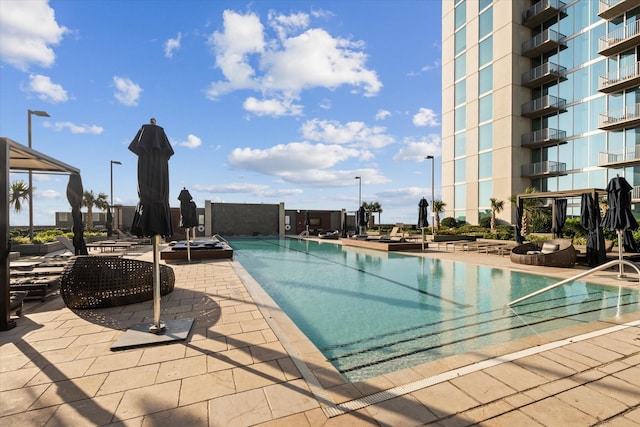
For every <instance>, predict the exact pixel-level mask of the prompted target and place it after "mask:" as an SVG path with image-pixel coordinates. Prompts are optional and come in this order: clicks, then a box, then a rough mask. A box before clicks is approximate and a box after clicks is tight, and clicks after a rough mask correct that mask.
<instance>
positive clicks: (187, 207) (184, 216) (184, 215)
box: [178, 187, 198, 228]
mask: <svg viewBox="0 0 640 427" xmlns="http://www.w3.org/2000/svg"><path fill="white" fill-rule="evenodd" d="M178 200H180V228H191V227H195V226H197V225H198V211H197V209H196V203H195V202H194V201H193V197H191V193H189V190H187V189H186V188H184V187H183V188H182V190H181V191H180V195H178Z"/></svg>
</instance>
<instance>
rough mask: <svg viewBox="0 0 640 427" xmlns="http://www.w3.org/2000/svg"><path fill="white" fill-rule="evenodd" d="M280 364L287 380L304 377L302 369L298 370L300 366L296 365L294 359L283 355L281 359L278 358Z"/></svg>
mask: <svg viewBox="0 0 640 427" xmlns="http://www.w3.org/2000/svg"><path fill="white" fill-rule="evenodd" d="M278 365H279V366H280V369H282V372H283V373H284V376H285V378H286V379H287V381H291V380H295V379H297V378H301V377H302V375H301V374H300V371H298V368H297V367H296V365H295V363H293V360H291V358H289V357H283V358H281V359H278Z"/></svg>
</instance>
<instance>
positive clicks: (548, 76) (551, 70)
mask: <svg viewBox="0 0 640 427" xmlns="http://www.w3.org/2000/svg"><path fill="white" fill-rule="evenodd" d="M566 72H567V68H566V67H563V66H561V65H558V64H554V63H553V62H545V63H544V64H542V65H539V66H537V67H536V68H534V69H533V70H530V71H527V72H526V73H523V74H522V86H526V87H537V86H542V85H543V84H545V83H549V82H551V81H553V80H556V79H558V78H560V77H562V76H563V75H564V74H565V73H566Z"/></svg>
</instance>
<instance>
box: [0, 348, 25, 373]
mask: <svg viewBox="0 0 640 427" xmlns="http://www.w3.org/2000/svg"><path fill="white" fill-rule="evenodd" d="M9 353H11V354H9ZM30 362H31V359H30V358H29V356H27V355H25V354H22V353H19V352H18V350H17V349H16V353H13V352H11V351H10V348H9V345H8V344H6V345H3V346H1V347H0V373H4V372H10V371H15V370H16V369H20V368H22V367H24V366H25V365H27V364H29V363H30Z"/></svg>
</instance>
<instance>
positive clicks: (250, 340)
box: [227, 331, 267, 349]
mask: <svg viewBox="0 0 640 427" xmlns="http://www.w3.org/2000/svg"><path fill="white" fill-rule="evenodd" d="M266 342H267V341H266V340H265V339H264V335H263V334H262V332H261V331H249V332H242V333H239V334H233V335H228V336H227V345H228V346H229V348H230V349H231V348H244V347H250V346H252V345H261V344H264V343H266Z"/></svg>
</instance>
